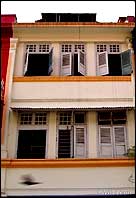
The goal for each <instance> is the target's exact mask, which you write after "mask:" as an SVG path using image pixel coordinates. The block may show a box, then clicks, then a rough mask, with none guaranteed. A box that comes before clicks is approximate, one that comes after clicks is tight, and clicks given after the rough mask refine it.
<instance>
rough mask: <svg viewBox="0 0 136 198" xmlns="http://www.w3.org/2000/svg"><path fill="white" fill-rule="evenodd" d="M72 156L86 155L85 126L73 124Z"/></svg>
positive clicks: (82, 156)
mask: <svg viewBox="0 0 136 198" xmlns="http://www.w3.org/2000/svg"><path fill="white" fill-rule="evenodd" d="M74 157H75V158H85V157H86V131H85V127H78V126H75V128H74Z"/></svg>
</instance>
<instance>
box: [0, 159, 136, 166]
mask: <svg viewBox="0 0 136 198" xmlns="http://www.w3.org/2000/svg"><path fill="white" fill-rule="evenodd" d="M127 166H135V160H134V159H128V158H121V159H113V158H110V159H98V158H97V159H2V160H1V168H74V167H75V168H77V167H79V168H81V167H127Z"/></svg>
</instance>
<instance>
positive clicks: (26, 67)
mask: <svg viewBox="0 0 136 198" xmlns="http://www.w3.org/2000/svg"><path fill="white" fill-rule="evenodd" d="M28 57H29V49H27V51H26V56H25V65H24V75H26V72H27V69H28Z"/></svg>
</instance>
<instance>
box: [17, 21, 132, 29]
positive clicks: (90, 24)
mask: <svg viewBox="0 0 136 198" xmlns="http://www.w3.org/2000/svg"><path fill="white" fill-rule="evenodd" d="M48 26H49V27H57V26H59V27H63V26H68V27H76V26H77V27H117V28H119V27H135V23H134V22H131V23H98V22H35V23H16V24H13V28H18V27H19V28H20V27H22V28H28V27H29V28H31V27H48Z"/></svg>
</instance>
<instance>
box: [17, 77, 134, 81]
mask: <svg viewBox="0 0 136 198" xmlns="http://www.w3.org/2000/svg"><path fill="white" fill-rule="evenodd" d="M99 81H100V82H101V81H131V76H27V77H25V76H24V77H23V76H22V77H17V76H14V77H13V82H99Z"/></svg>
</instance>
